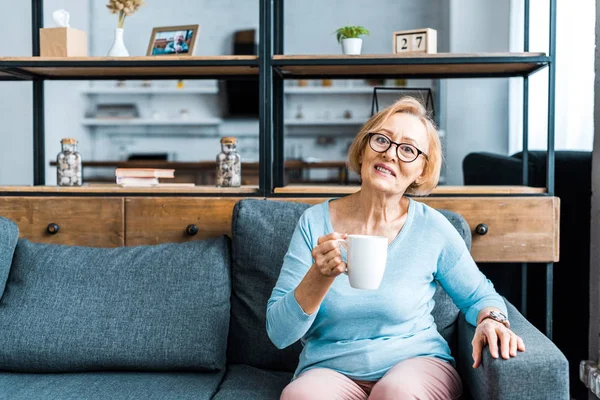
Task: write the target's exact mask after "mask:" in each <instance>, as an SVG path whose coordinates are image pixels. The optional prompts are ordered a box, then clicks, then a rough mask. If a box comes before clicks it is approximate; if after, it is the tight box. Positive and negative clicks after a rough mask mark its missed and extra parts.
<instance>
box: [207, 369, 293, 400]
mask: <svg viewBox="0 0 600 400" xmlns="http://www.w3.org/2000/svg"><path fill="white" fill-rule="evenodd" d="M291 380H292V373H290V372H281V371H266V370H263V369H258V368H254V367H250V366H248V365H228V366H227V374H226V375H225V379H223V383H222V384H221V387H220V388H219V391H218V392H217V395H216V396H215V397H214V400H242V399H243V400H279V397H280V396H281V392H282V391H283V388H285V387H286V386H287V384H288V383H290V382H291Z"/></svg>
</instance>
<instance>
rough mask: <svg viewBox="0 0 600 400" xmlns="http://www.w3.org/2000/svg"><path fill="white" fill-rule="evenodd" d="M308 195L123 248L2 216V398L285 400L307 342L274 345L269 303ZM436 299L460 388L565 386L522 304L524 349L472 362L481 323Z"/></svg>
mask: <svg viewBox="0 0 600 400" xmlns="http://www.w3.org/2000/svg"><path fill="white" fill-rule="evenodd" d="M306 207H308V205H306V204H297V203H288V202H275V201H267V200H242V201H241V202H240V203H238V204H237V205H236V207H235V209H234V215H233V219H232V239H231V240H230V239H229V238H228V237H226V236H223V237H221V238H218V239H211V240H199V241H195V242H188V243H183V244H175V243H171V244H162V245H157V246H138V247H122V248H116V249H98V248H86V247H77V246H61V245H49V244H40V243H31V242H29V241H27V240H26V239H18V228H17V226H16V224H14V223H13V222H12V221H9V220H7V219H4V218H0V295H1V297H0V330H1V332H2V334H1V335H0V399H11V400H21V399H28V400H31V399H61V400H64V399H145V400H151V399H160V400H169V399H177V400H180V399H218V400H229V399H235V400H245V399H261V400H262V399H278V398H279V394H280V393H281V390H282V389H283V388H284V387H285V385H286V384H287V383H288V382H289V381H290V379H291V377H292V372H293V371H294V369H295V367H296V363H297V360H298V354H299V352H300V349H301V347H300V346H301V345H300V344H299V343H296V344H295V345H293V346H290V347H289V348H286V349H284V350H278V349H277V348H275V346H273V345H272V344H271V342H270V341H269V339H268V337H267V334H266V330H265V307H266V303H267V299H268V298H269V296H270V293H271V289H272V287H273V286H274V284H275V281H276V279H277V276H278V274H279V268H280V264H281V260H282V259H283V255H284V253H285V251H286V250H287V245H288V242H289V239H290V237H291V235H292V232H293V229H294V226H295V223H296V221H297V220H298V218H299V216H300V214H301V213H302V212H303V211H304V210H305V209H306ZM444 215H446V217H447V218H448V219H449V220H450V221H451V222H452V223H453V224H454V226H455V227H456V228H457V230H458V231H459V232H460V233H461V234H462V235H463V237H464V238H465V240H466V242H467V244H470V238H471V236H470V231H469V228H468V225H467V224H466V222H465V221H464V220H463V219H462V218H461V217H460V216H458V215H456V214H453V213H451V212H446V211H444ZM435 298H436V306H435V309H434V311H433V313H434V317H435V319H436V323H437V325H438V329H440V331H441V332H442V334H443V335H444V337H445V338H446V339H447V340H448V342H449V343H450V345H451V348H452V351H453V354H454V355H455V357H456V359H457V362H458V368H459V372H460V374H461V376H462V379H463V382H464V385H465V396H464V397H465V398H470V395H472V397H473V398H475V399H568V393H569V390H568V372H567V368H568V366H567V360H566V359H565V357H564V356H563V355H562V353H561V352H560V351H559V350H558V349H557V348H556V347H555V346H554V344H552V342H550V341H549V340H548V339H547V338H546V337H545V336H544V335H543V334H542V333H540V332H539V331H538V330H536V329H535V328H534V327H532V326H531V325H530V324H529V323H528V322H527V321H526V320H525V319H524V318H523V317H522V316H521V315H520V314H519V313H518V312H517V310H515V308H514V307H512V306H511V305H510V304H509V305H508V307H509V312H510V317H511V322H512V324H513V327H514V330H515V331H516V332H517V334H519V335H520V336H521V337H523V339H524V340H525V343H526V346H527V351H526V352H525V353H521V354H519V356H518V357H516V358H513V359H511V360H508V361H506V360H500V359H492V358H491V357H490V356H489V353H487V352H486V353H485V355H484V359H483V366H481V367H480V368H478V369H476V370H473V369H472V368H471V364H472V359H471V344H470V342H471V340H472V336H473V333H474V328H473V327H472V326H469V325H468V324H467V323H466V322H465V319H464V316H463V315H459V314H460V313H459V311H458V310H457V309H456V307H455V306H454V305H453V303H452V302H451V300H450V299H449V298H448V296H447V295H446V294H445V293H444V292H443V290H441V289H440V288H438V291H437V292H436V295H435Z"/></svg>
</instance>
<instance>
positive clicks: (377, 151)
mask: <svg viewBox="0 0 600 400" xmlns="http://www.w3.org/2000/svg"><path fill="white" fill-rule="evenodd" d="M375 135H380V136H383V137H384V138H386V139H387V140H388V141H389V142H390V145H389V146H388V148H387V149H385V150H383V151H379V150H375V149H374V148H373V145H371V138H372V137H373V136H375ZM393 144H395V145H396V155H397V156H398V160H400V161H402V162H405V163H407V164H408V163H411V162H414V161H415V160H416V159H417V158H419V155H421V154H422V155H423V157H425V160H427V161H429V157H428V156H427V154H425V153H423V152H422V151H421V150H419V148H418V147H417V146H415V145H414V144H410V143H396V142H394V141H393V140H392V139H390V138H389V137H388V136H387V135H384V134H383V133H379V132H369V147H370V148H371V150H373V151H374V152H376V153H385V152H386V151H388V150H389V149H390V147H392V145H393ZM401 145H404V146H410V147H412V148H413V149H415V150H416V151H417V155H416V157H415V158H414V159H413V160H412V161H405V160H403V159H402V157H400V154H398V149H399V148H400V146H401Z"/></svg>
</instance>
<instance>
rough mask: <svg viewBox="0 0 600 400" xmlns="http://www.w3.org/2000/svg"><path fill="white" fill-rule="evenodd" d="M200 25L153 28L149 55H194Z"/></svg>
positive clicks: (147, 52)
mask: <svg viewBox="0 0 600 400" xmlns="http://www.w3.org/2000/svg"><path fill="white" fill-rule="evenodd" d="M199 33H200V26H199V25H177V26H160V27H155V28H154V29H152V35H150V43H148V50H147V51H146V55H147V56H192V55H194V50H195V49H196V39H197V38H198V34H199Z"/></svg>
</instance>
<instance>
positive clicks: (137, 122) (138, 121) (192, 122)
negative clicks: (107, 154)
mask: <svg viewBox="0 0 600 400" xmlns="http://www.w3.org/2000/svg"><path fill="white" fill-rule="evenodd" d="M221 122H223V120H221V119H220V118H203V119H193V118H190V119H187V120H186V119H176V118H173V119H171V120H166V119H165V120H161V119H150V118H122V119H119V118H113V119H108V118H107V119H102V118H85V119H83V120H82V121H81V124H82V125H85V126H199V125H208V126H214V125H219V124H221Z"/></svg>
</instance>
